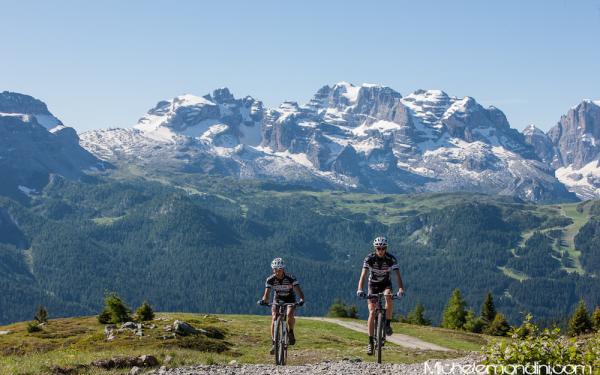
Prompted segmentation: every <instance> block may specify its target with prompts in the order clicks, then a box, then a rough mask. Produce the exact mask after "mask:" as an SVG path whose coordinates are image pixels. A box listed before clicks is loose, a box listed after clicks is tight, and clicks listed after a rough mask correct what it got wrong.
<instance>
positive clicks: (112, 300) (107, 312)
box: [98, 293, 131, 324]
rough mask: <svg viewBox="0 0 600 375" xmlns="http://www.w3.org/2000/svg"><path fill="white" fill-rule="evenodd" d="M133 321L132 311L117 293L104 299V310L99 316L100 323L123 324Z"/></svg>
mask: <svg viewBox="0 0 600 375" xmlns="http://www.w3.org/2000/svg"><path fill="white" fill-rule="evenodd" d="M130 320H131V310H130V309H129V307H127V306H126V305H125V302H123V300H122V299H121V297H119V296H118V295H117V294H116V293H110V294H107V295H106V297H104V310H102V312H101V313H100V315H98V321H99V322H100V323H103V324H106V323H123V322H127V321H130Z"/></svg>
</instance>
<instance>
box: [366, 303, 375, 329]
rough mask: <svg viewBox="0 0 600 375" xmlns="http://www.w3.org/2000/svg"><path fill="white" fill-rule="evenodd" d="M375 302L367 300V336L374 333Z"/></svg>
mask: <svg viewBox="0 0 600 375" xmlns="http://www.w3.org/2000/svg"><path fill="white" fill-rule="evenodd" d="M375 308H376V305H375V302H373V301H371V300H369V321H368V323H367V327H368V328H369V336H370V337H373V335H374V333H375Z"/></svg>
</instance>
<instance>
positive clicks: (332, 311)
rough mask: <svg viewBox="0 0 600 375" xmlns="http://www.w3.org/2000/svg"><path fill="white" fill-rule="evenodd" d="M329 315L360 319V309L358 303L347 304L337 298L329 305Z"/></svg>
mask: <svg viewBox="0 0 600 375" xmlns="http://www.w3.org/2000/svg"><path fill="white" fill-rule="evenodd" d="M327 316H329V317H332V318H353V319H358V309H357V308H356V305H352V306H350V305H347V304H346V303H344V302H343V301H342V300H339V299H336V300H335V301H334V302H333V305H331V306H330V307H329V312H327Z"/></svg>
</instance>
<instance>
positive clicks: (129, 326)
mask: <svg viewBox="0 0 600 375" xmlns="http://www.w3.org/2000/svg"><path fill="white" fill-rule="evenodd" d="M121 328H122V329H125V328H126V329H137V328H138V325H137V324H136V323H134V322H125V323H123V325H121Z"/></svg>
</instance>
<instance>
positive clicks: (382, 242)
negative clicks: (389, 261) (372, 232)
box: [373, 236, 388, 247]
mask: <svg viewBox="0 0 600 375" xmlns="http://www.w3.org/2000/svg"><path fill="white" fill-rule="evenodd" d="M387 245H388V240H387V238H386V237H385V236H380V237H377V238H376V239H374V240H373V247H387Z"/></svg>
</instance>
